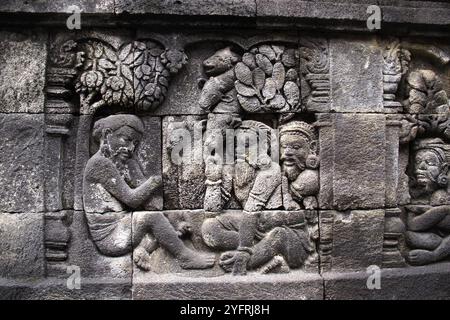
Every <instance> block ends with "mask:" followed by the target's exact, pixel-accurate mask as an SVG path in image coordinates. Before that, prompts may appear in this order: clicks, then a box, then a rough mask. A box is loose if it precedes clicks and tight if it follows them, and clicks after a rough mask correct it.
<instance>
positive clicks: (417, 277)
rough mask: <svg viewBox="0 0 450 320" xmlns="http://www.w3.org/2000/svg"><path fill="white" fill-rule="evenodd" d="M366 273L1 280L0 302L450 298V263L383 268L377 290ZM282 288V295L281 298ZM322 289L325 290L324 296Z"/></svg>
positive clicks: (297, 272)
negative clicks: (72, 284) (70, 282)
mask: <svg viewBox="0 0 450 320" xmlns="http://www.w3.org/2000/svg"><path fill="white" fill-rule="evenodd" d="M367 278H368V274H367V273H366V272H364V271H360V272H351V273H324V274H323V275H322V276H321V275H318V274H309V273H308V274H307V273H303V272H299V271H294V272H291V273H289V274H273V275H259V274H258V275H252V276H251V277H233V276H231V275H226V276H222V277H211V278H207V277H199V278H192V277H191V278H187V277H182V276H177V275H160V274H159V275H148V274H147V275H145V276H139V277H135V281H134V282H133V284H131V282H130V281H129V280H124V279H111V278H95V279H94V278H88V279H85V278H82V280H81V289H80V290H76V289H74V290H69V289H68V288H67V282H66V281H67V280H66V279H56V278H47V279H5V278H0V299H6V300H8V299H35V300H36V299H41V300H46V299H134V300H143V299H145V300H155V299H158V300H200V299H206V300H216V299H231V300H234V299H245V300H268V299H283V300H306V299H311V300H322V299H324V298H325V299H328V300H350V299H353V300H355V299H356V300H366V299H368V300H369V299H374V300H377V299H382V300H387V299H389V300H407V299H449V298H450V263H449V262H445V263H439V264H436V265H431V266H426V267H409V268H398V269H382V270H381V289H380V290H376V289H374V290H369V289H368V288H367V286H366V282H367ZM280 290H282V291H283V296H280V295H279V292H280ZM324 290H325V292H324Z"/></svg>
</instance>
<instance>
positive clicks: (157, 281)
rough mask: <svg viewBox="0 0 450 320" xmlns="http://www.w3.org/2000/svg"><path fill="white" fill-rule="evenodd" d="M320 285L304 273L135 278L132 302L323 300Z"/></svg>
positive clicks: (317, 280) (316, 276) (319, 278)
mask: <svg viewBox="0 0 450 320" xmlns="http://www.w3.org/2000/svg"><path fill="white" fill-rule="evenodd" d="M322 285H323V283H322V279H321V277H320V276H318V275H314V274H309V273H303V272H295V273H291V274H285V275H282V274H276V275H252V276H251V277H249V278H243V277H233V276H223V277H212V278H211V277H208V278H205V277H200V278H185V277H179V276H176V275H164V276H162V275H158V276H157V277H151V278H147V277H141V276H138V277H136V278H135V279H134V281H133V299H136V300H142V299H145V300H147V299H163V300H173V299H193V300H201V299H205V298H206V299H210V300H223V299H230V300H236V299H241V300H279V299H281V300H309V299H312V300H315V299H322V298H323V287H322ZM280 292H283V294H282V295H280Z"/></svg>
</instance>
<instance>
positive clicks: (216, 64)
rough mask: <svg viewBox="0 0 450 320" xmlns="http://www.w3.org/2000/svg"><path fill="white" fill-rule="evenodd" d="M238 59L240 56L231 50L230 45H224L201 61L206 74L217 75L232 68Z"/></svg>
mask: <svg viewBox="0 0 450 320" xmlns="http://www.w3.org/2000/svg"><path fill="white" fill-rule="evenodd" d="M240 60H241V57H240V56H239V55H238V54H237V53H235V52H233V51H232V50H231V48H230V47H226V48H225V49H221V50H219V51H217V52H216V53H214V54H213V55H212V56H211V57H209V58H208V59H206V60H205V61H203V68H204V70H205V73H206V75H208V76H210V77H212V76H217V75H219V74H222V73H224V72H226V71H228V70H230V69H232V68H233V67H234V65H235V64H236V63H238V62H239V61H240Z"/></svg>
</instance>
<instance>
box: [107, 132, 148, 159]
mask: <svg viewBox="0 0 450 320" xmlns="http://www.w3.org/2000/svg"><path fill="white" fill-rule="evenodd" d="M106 130H107V132H106V135H105V139H106V143H107V145H108V147H109V151H110V153H111V157H113V158H114V159H115V160H119V161H121V162H125V161H127V160H128V159H130V158H131V157H132V156H133V152H134V150H135V148H136V146H137V145H138V144H139V142H140V140H141V134H140V133H139V132H137V131H136V130H134V129H133V128H131V127H128V126H123V127H121V128H119V129H117V130H115V131H111V130H110V129H106Z"/></svg>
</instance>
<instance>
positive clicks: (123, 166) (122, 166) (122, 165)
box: [101, 143, 131, 184]
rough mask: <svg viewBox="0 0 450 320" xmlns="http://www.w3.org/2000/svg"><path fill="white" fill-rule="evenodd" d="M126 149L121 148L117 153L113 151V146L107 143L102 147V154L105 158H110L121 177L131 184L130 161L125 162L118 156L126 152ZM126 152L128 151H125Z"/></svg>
mask: <svg viewBox="0 0 450 320" xmlns="http://www.w3.org/2000/svg"><path fill="white" fill-rule="evenodd" d="M124 149H125V148H119V149H117V150H116V151H114V152H113V151H112V149H111V146H110V145H109V144H108V143H105V144H103V145H102V147H101V152H102V154H103V156H104V157H105V158H108V159H109V160H111V161H112V163H113V164H114V166H115V167H116V168H117V170H118V171H119V174H120V175H121V177H122V178H123V179H124V180H125V181H126V182H127V183H128V184H130V183H131V176H130V170H129V168H128V159H127V160H123V159H121V158H120V157H119V156H118V155H119V154H120V153H121V152H122V151H124ZM125 150H126V149H125Z"/></svg>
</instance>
